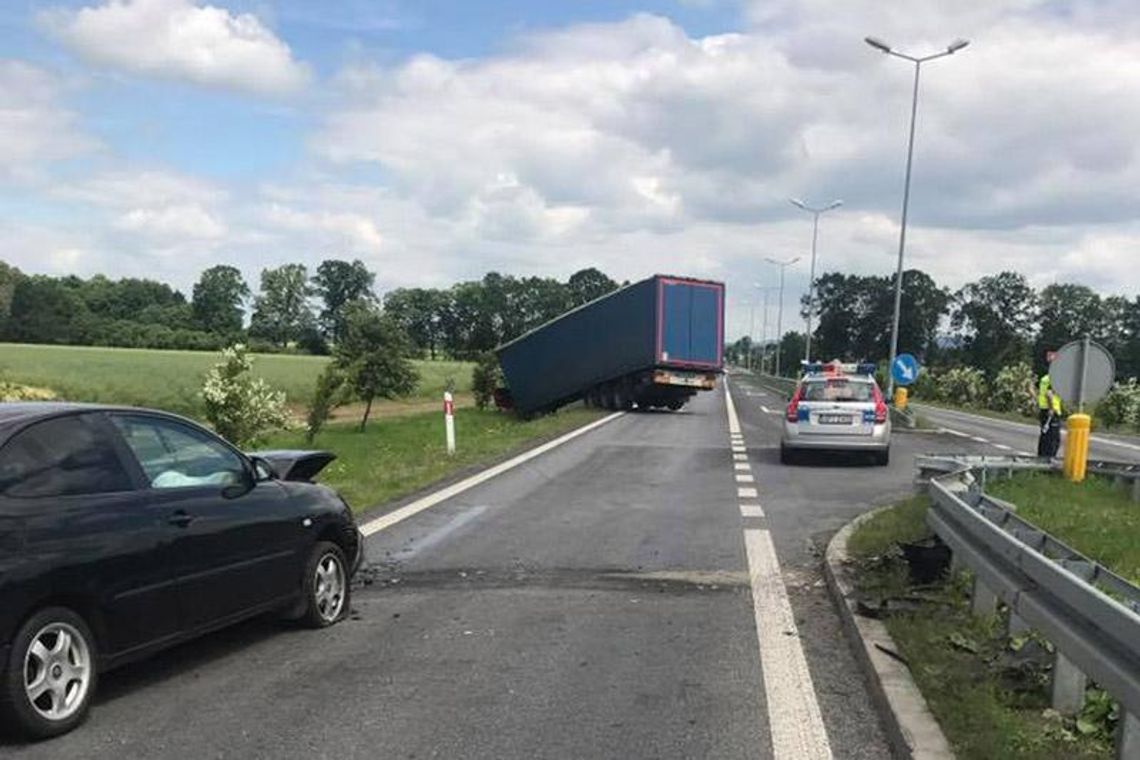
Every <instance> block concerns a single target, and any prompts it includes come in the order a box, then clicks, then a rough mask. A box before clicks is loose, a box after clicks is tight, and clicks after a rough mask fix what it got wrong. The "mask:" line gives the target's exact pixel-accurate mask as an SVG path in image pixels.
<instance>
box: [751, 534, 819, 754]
mask: <svg viewBox="0 0 1140 760" xmlns="http://www.w3.org/2000/svg"><path fill="white" fill-rule="evenodd" d="M744 547H745V550H746V551H747V554H748V579H749V582H750V583H751V584H752V607H753V610H754V612H755V618H756V638H757V641H758V643H759V645H760V669H761V670H762V671H763V673H764V691H765V693H766V696H767V702H768V728H769V731H770V732H771V735H772V754H773V756H774V757H775V758H777V760H812V758H819V760H825V759H826V758H830V757H831V745H830V744H829V743H828V741H827V729H826V728H824V725H823V716H822V715H821V714H820V711H819V703H818V702H817V701H816V698H815V687H814V686H813V685H812V682H811V672H810V671H808V666H807V659H806V658H805V657H804V650H803V647H801V646H800V638H799V633H798V631H797V630H796V620H795V617H794V616H793V614H792V605H791V604H790V603H789V602H788V592H787V589H786V588H785V587H784V580H783V578H782V577H781V576H780V563H779V562H778V561H777V560H776V549H775V547H774V546H773V545H772V536H771V534H770V533H769V532H768V531H766V530H745V531H744Z"/></svg>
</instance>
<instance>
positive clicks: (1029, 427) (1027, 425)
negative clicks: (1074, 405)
mask: <svg viewBox="0 0 1140 760" xmlns="http://www.w3.org/2000/svg"><path fill="white" fill-rule="evenodd" d="M926 408H927V409H929V410H930V411H932V412H934V413H935V414H945V415H948V416H950V417H957V418H959V419H967V420H976V421H979V422H986V423H989V424H993V425H1003V426H1005V427H1009V428H1016V429H1018V430H1020V431H1022V432H1024V433H1029V434H1033V435H1036V434H1037V433H1036V431H1037V426H1036V425H1034V424H1033V423H1032V422H1014V421H1013V420H1003V419H999V418H996V417H985V416H983V415H980V414H970V413H969V412H959V411H956V410H953V409H943V408H941V407H937V406H929V407H926ZM946 432H947V433H954V431H953V430H947V431H946ZM955 434H956V433H955ZM1089 440H1090V441H1092V442H1093V443H1103V444H1104V445H1105V446H1118V447H1120V448H1122V449H1130V450H1132V451H1140V445H1138V444H1135V443H1126V442H1125V441H1117V440H1114V439H1112V438H1104V437H1102V436H1099V435H1092V436H1089ZM1026 456H1032V454H1026Z"/></svg>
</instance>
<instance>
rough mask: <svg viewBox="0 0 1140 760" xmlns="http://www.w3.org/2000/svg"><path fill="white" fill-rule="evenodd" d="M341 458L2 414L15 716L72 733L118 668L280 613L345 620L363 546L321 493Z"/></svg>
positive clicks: (44, 411) (4, 633)
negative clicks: (104, 675)
mask: <svg viewBox="0 0 1140 760" xmlns="http://www.w3.org/2000/svg"><path fill="white" fill-rule="evenodd" d="M332 458H333V456H332V455H331V454H328V453H326V452H281V451H279V452H265V453H264V454H263V455H261V456H258V455H256V454H255V455H247V454H244V453H242V452H241V451H238V450H237V449H235V448H234V447H233V446H231V445H230V444H229V443H227V442H226V441H224V440H222V439H221V438H219V437H218V436H217V435H215V434H214V433H212V432H210V431H209V430H206V429H205V428H202V427H201V426H199V425H196V424H194V423H193V422H190V421H188V420H185V419H182V418H181V417H177V416H175V415H171V414H166V413H163V412H156V411H150V410H145V409H133V408H113V407H104V406H91V405H77V404H57V403H0V718H3V719H6V721H7V722H8V723H10V724H12V725H13V726H14V727H15V729H16V730H17V731H19V732H21V733H23V734H25V735H28V736H31V737H46V736H52V735H56V734H60V733H63V732H65V731H68V730H69V729H71V728H72V727H74V726H75V725H76V724H77V723H78V722H79V721H81V720H82V719H83V716H84V714H85V713H86V711H87V708H88V706H89V705H90V703H91V698H92V695H93V693H94V691H95V684H96V681H97V677H98V674H99V673H100V672H101V671H104V670H106V669H108V668H112V667H115V666H117V665H121V664H123V663H125V662H127V661H129V660H134V659H136V658H139V657H143V656H146V655H148V654H150V653H152V652H155V651H156V650H159V649H162V648H164V647H168V646H170V645H172V644H175V643H178V642H180V641H184V640H186V639H188V638H191V637H194V636H197V635H199V634H202V633H205V632H207V631H211V630H214V629H217V628H221V627H223V626H226V625H229V624H231V623H234V622H236V621H238V620H242V619H244V618H248V617H250V616H253V615H257V614H261V613H265V612H279V613H281V614H283V615H284V616H286V617H288V618H292V619H297V620H302V621H304V622H305V623H307V624H308V625H311V626H314V627H324V626H327V625H331V624H333V623H335V622H336V621H337V620H339V619H341V618H342V617H343V616H344V615H345V614H346V612H347V611H348V606H349V581H350V579H351V577H352V574H353V573H354V572H355V570H356V568H357V567H359V565H360V561H361V558H362V554H363V539H362V537H361V535H360V532H359V531H358V530H357V528H356V525H355V523H354V522H353V518H352V513H351V512H350V510H349V508H348V505H347V504H345V502H344V501H343V500H342V499H341V498H340V496H338V495H337V494H336V492H334V491H333V490H331V489H329V488H327V487H325V486H321V485H317V484H314V483H310V482H307V481H308V479H309V478H310V477H312V476H313V475H314V474H315V473H316V471H317V470H319V469H320V468H321V467H323V466H324V465H325V464H327V463H328V461H330V460H331V459H332Z"/></svg>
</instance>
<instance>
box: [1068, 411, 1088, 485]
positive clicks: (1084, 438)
mask: <svg viewBox="0 0 1140 760" xmlns="http://www.w3.org/2000/svg"><path fill="white" fill-rule="evenodd" d="M1067 428H1068V431H1069V435H1068V436H1067V437H1066V439H1065V478H1066V479H1067V480H1071V481H1073V482H1074V483H1080V482H1081V481H1082V480H1084V479H1085V470H1086V469H1087V467H1088V461H1089V431H1090V430H1091V429H1092V417H1089V416H1088V415H1087V414H1074V415H1072V416H1070V417H1069V423H1068V425H1067Z"/></svg>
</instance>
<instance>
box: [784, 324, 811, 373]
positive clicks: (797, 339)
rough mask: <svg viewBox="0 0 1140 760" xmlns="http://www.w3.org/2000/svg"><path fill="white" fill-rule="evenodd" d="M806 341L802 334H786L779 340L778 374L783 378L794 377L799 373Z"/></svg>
mask: <svg viewBox="0 0 1140 760" xmlns="http://www.w3.org/2000/svg"><path fill="white" fill-rule="evenodd" d="M805 348H807V341H806V340H805V339H804V334H803V333H799V332H791V331H789V332H786V333H784V337H783V338H781V339H780V374H781V375H783V376H785V377H795V376H796V375H797V374H798V373H799V371H800V360H801V359H803V358H804V349H805Z"/></svg>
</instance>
